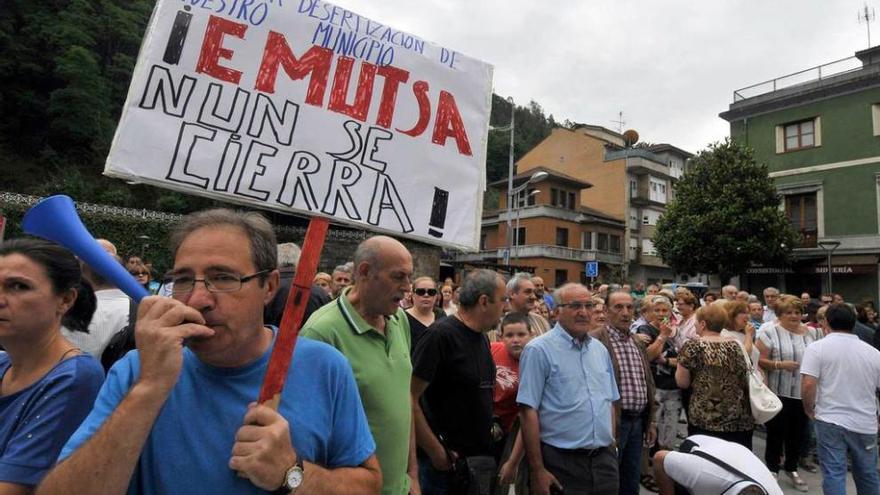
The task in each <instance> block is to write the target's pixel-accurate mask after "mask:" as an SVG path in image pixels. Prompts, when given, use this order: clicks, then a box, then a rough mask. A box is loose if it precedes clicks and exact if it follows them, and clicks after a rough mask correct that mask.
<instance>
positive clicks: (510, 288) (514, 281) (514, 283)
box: [507, 272, 532, 293]
mask: <svg viewBox="0 0 880 495" xmlns="http://www.w3.org/2000/svg"><path fill="white" fill-rule="evenodd" d="M523 281H529V282H531V281H532V274H531V273H526V272H519V273H516V274H514V275H513V276H512V277H510V280H508V281H507V292H509V293H517V292H519V284H520V283H522V282H523Z"/></svg>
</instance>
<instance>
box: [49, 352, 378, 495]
mask: <svg viewBox="0 0 880 495" xmlns="http://www.w3.org/2000/svg"><path fill="white" fill-rule="evenodd" d="M271 352H272V348H271V346H270V348H269V349H268V350H267V351H266V353H265V354H264V355H263V356H262V357H260V358H259V359H258V360H256V361H255V362H253V363H250V364H247V365H245V366H242V367H240V368H215V367H212V366H209V365H207V364H205V363H203V362H201V361H200V360H199V359H198V358H197V357H196V355H195V354H194V353H192V351H190V350H189V349H188V348H187V349H184V361H183V369H182V370H181V373H180V378H179V379H178V381H177V384H176V385H175V387H174V389H173V390H172V391H171V394H170V395H169V396H168V399H167V400H166V401H165V405H164V406H163V407H162V411H161V412H160V413H159V417H158V418H157V419H156V422H155V423H154V425H153V429H152V431H151V432H150V436H149V437H148V438H147V441H146V443H145V444H144V448H143V450H142V451H141V456H140V458H139V459H138V462H137V466H136V468H135V472H134V475H133V476H132V479H131V483H130V484H129V489H128V493H129V494H156V495H160V494H168V493H187V494H192V495H194V494H206V495H207V494H211V495H214V494H217V493H266V492H265V491H263V490H261V489H260V488H257V487H256V486H254V485H253V484H251V483H250V481H248V480H247V479H244V478H241V477H239V476H238V475H237V474H236V473H235V472H234V471H232V470H231V469H229V467H228V463H229V458H230V457H231V455H232V446H233V444H234V443H235V433H236V432H237V431H238V429H239V428H240V427H241V425H242V420H243V418H244V415H245V412H246V410H247V405H248V403H250V402H253V401H255V400H256V398H257V395H258V394H259V390H260V385H261V383H262V381H263V375H265V373H266V367H267V365H268V362H269V355H270V354H271ZM139 372H140V359H139V355H138V352H137V351H136V350H135V351H131V352H129V353H128V354H126V356H125V357H124V358H123V359H121V360H120V361H119V362H117V363H116V364H115V365H114V366H113V368H111V369H110V373H109V374H108V376H107V380H106V381H105V383H104V386H103V387H102V388H101V392H100V394H99V395H98V399H97V400H96V401H95V409H94V410H93V411H92V412H91V414H89V416H88V418H86V420H85V421H84V422H83V424H82V426H81V427H80V428H79V429H78V430H77V431H76V432H75V433H74V434H73V436H72V437H71V438H70V441H69V442H68V443H67V445H65V446H64V450H63V451H62V452H61V456H60V458H59V461H60V460H63V459H66V458H67V457H69V456H70V455H71V454H72V453H73V452H74V451H75V450H76V449H77V448H79V447H80V446H81V445H83V444H84V443H85V442H86V441H87V440H88V439H89V438H90V437H91V436H92V435H94V434H95V433H96V432H97V431H98V429H99V428H100V427H101V425H102V424H103V423H104V421H105V420H106V418H107V417H108V416H109V415H110V414H112V413H113V410H114V409H115V408H116V406H117V405H118V404H119V402H120V401H121V400H122V399H123V397H125V395H126V393H127V392H128V390H129V388H131V386H132V385H133V384H134V383H135V382H136V381H137V379H138V376H139ZM279 412H280V413H281V415H282V416H284V418H286V419H287V421H288V422H289V423H290V434H291V441H292V444H293V448H294V449H295V450H296V452H297V455H299V456H300V457H301V458H303V459H305V460H308V461H310V462H313V463H315V464H319V465H321V466H324V467H327V468H334V467H340V466H348V467H353V466H358V465H360V464H362V463H363V462H364V461H365V460H367V458H369V457H370V455H372V454H373V452H374V451H375V450H376V444H375V443H374V442H373V437H372V435H371V434H370V428H369V425H368V424H367V418H366V416H365V414H364V411H363V407H362V405H361V400H360V396H359V395H358V389H357V385H356V384H355V381H354V376H353V375H352V372H351V367H350V366H349V364H348V361H346V359H345V357H343V355H342V354H340V353H339V351H337V350H336V349H334V348H332V347H330V346H329V345H326V344H323V343H320V342H316V341H311V340H307V339H299V340H298V341H297V344H296V350H295V351H294V356H293V361H292V363H291V366H290V370H289V371H288V375H287V381H286V382H285V385H284V391H283V392H282V396H281V403H280V406H279Z"/></svg>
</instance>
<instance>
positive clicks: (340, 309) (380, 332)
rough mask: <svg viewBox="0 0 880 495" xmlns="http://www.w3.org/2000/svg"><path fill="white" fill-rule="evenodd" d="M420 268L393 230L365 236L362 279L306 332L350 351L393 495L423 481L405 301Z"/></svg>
mask: <svg viewBox="0 0 880 495" xmlns="http://www.w3.org/2000/svg"><path fill="white" fill-rule="evenodd" d="M412 272H413V262H412V256H411V255H410V253H409V251H408V250H407V249H406V247H405V246H404V245H403V244H401V243H400V242H398V241H396V240H394V239H392V238H391V237H386V236H375V237H371V238H369V239H367V240H365V241H363V242H361V243H360V245H359V246H358V247H357V249H356V250H355V252H354V285H352V286H351V287H349V288H346V289H343V291H342V293H341V294H340V295H339V297H338V298H336V301H335V302H333V303H331V304H328V305H326V306H324V307H323V308H321V309H319V310H318V311H317V312H316V313H315V314H314V315H313V316H312V318H311V319H309V321H308V322H306V324H305V326H304V327H303V329H302V336H303V337H306V338H311V339H315V340H320V341H322V342H326V343H327V344H330V345H332V346H333V347H335V348H337V349H339V351H340V352H342V354H343V355H345V357H346V358H348V362H349V363H350V364H351V368H352V370H353V371H354V376H355V379H356V380H357V384H358V390H359V391H360V395H361V400H362V401H363V403H364V410H365V411H366V413H367V420H368V421H369V422H370V430H371V431H372V433H373V438H375V439H376V456H377V457H378V458H379V464H380V465H381V467H382V480H383V486H382V493H383V494H386V495H404V494H406V493H409V490H410V484H411V483H412V484H417V483H418V465H417V463H416V459H415V448H414V445H415V444H414V443H413V442H411V438H410V436H411V432H412V407H411V406H410V400H409V399H410V396H409V393H410V376H411V375H412V364H411V363H410V360H409V352H410V339H411V334H410V328H409V319H408V318H407V317H406V313H404V311H403V309H401V308H400V304H399V303H400V300H401V299H403V297H404V293H405V292H407V291H409V290H410V285H411V283H410V278H411V277H412ZM411 446H412V447H413V448H412V449H411V448H410V447H411ZM416 488H417V485H416Z"/></svg>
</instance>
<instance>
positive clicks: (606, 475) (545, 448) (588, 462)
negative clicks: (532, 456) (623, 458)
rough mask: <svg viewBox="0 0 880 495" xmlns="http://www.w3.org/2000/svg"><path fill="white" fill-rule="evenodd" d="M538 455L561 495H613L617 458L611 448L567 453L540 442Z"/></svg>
mask: <svg viewBox="0 0 880 495" xmlns="http://www.w3.org/2000/svg"><path fill="white" fill-rule="evenodd" d="M541 454H542V456H543V458H544V467H545V468H547V470H548V471H550V473H551V474H553V476H555V477H556V479H557V480H559V483H561V484H562V489H563V493H564V494H565V495H617V493H618V489H619V482H618V472H617V455H615V453H614V451H613V450H612V448H611V447H601V448H598V449H594V450H589V451H588V450H584V449H577V450H569V449H558V448H556V447H553V446H551V445H547V444H546V443H542V444H541Z"/></svg>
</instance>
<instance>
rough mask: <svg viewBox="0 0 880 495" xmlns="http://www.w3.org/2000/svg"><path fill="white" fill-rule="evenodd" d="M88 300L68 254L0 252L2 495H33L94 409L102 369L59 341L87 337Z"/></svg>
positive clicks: (28, 249) (7, 248)
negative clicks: (66, 333) (74, 334)
mask: <svg viewBox="0 0 880 495" xmlns="http://www.w3.org/2000/svg"><path fill="white" fill-rule="evenodd" d="M90 293H91V289H90V288H89V287H88V286H86V285H85V284H84V283H83V281H82V278H81V274H80V267H79V262H78V261H77V259H76V258H75V257H74V256H73V255H72V254H71V253H70V252H68V251H66V250H65V249H64V248H62V247H60V246H58V245H56V244H53V243H50V242H46V241H43V240H38V239H14V240H10V241H6V242H4V243H2V244H0V345H2V346H3V347H4V348H5V349H6V354H3V353H0V493H4V494H6V493H30V492H31V490H32V489H33V487H34V486H36V485H37V484H38V483H39V482H40V480H41V479H42V478H43V476H45V474H46V473H47V472H48V471H49V468H51V467H52V466H53V465H54V464H55V461H56V459H57V457H58V453H59V451H60V450H61V447H62V446H64V444H65V442H67V439H68V437H69V436H70V435H71V434H72V433H73V431H74V430H75V429H76V427H77V426H79V424H80V422H82V420H83V418H85V417H86V415H87V414H88V412H89V411H90V410H91V408H92V403H93V402H94V400H95V397H96V396H97V394H98V389H99V388H100V387H101V382H102V381H103V379H104V372H103V369H102V368H101V364H100V363H98V361H96V360H95V359H94V358H93V357H92V356H90V355H89V354H86V353H83V352H82V351H80V350H79V349H77V348H76V347H75V346H74V345H73V344H71V343H70V341H68V340H67V339H65V338H64V337H63V336H62V334H61V326H62V325H64V327H66V328H67V329H69V330H72V331H79V332H85V331H87V329H88V325H89V321H90V320H91V319H92V314H93V313H94V311H95V298H94V294H92V295H91V297H88V295H89V294H90Z"/></svg>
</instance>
